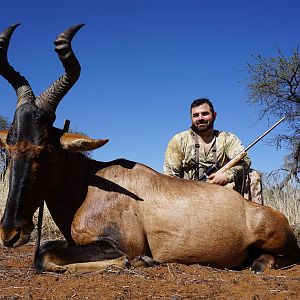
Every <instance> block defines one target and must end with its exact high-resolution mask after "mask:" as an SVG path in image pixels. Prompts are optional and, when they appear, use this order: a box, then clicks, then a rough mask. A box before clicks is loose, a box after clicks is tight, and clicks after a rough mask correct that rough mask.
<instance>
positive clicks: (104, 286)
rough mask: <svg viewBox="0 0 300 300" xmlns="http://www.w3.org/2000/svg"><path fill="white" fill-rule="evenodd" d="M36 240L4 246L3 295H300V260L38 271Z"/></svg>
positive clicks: (0, 255) (0, 265)
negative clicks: (275, 265) (261, 266)
mask: <svg viewBox="0 0 300 300" xmlns="http://www.w3.org/2000/svg"><path fill="white" fill-rule="evenodd" d="M33 253H34V245H33V244H31V245H25V246H22V247H20V248H17V249H6V248H0V299H105V300H110V299H170V300H179V299H255V300H257V299H273V300H274V299H300V265H297V266H293V267H291V268H289V269H284V270H283V269H282V270H271V271H268V272H267V273H264V274H260V275H254V274H252V273H251V271H250V270H249V269H246V270H243V271H230V270H218V269H214V268H210V267H204V266H199V265H191V266H185V265H180V264H165V265H161V266H155V267H151V268H136V269H130V270H126V269H120V268H116V267H111V268H109V269H108V270H106V271H105V272H104V273H103V272H102V273H100V272H95V273H89V274H83V275H58V274H49V273H44V274H36V272H35V271H34V270H33V269H32V267H31V264H32V259H33Z"/></svg>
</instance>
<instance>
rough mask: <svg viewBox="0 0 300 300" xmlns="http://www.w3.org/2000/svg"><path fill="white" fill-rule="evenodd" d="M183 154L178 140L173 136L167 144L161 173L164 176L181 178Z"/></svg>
mask: <svg viewBox="0 0 300 300" xmlns="http://www.w3.org/2000/svg"><path fill="white" fill-rule="evenodd" d="M182 161H183V153H182V151H181V147H180V139H179V137H178V136H177V135H175V136H174V137H173V138H172V139H171V140H170V142H169V144H168V147H167V150H166V153H165V160H164V165H163V173H164V174H166V175H170V176H174V177H181V174H182V169H183V164H182Z"/></svg>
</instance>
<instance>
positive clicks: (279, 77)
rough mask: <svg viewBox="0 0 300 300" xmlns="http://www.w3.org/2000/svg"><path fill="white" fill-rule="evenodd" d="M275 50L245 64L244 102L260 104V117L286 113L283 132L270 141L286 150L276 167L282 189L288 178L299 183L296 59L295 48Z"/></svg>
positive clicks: (299, 73)
mask: <svg viewBox="0 0 300 300" xmlns="http://www.w3.org/2000/svg"><path fill="white" fill-rule="evenodd" d="M277 51H278V55H277V56H276V57H263V56H261V55H257V56H253V58H254V60H255V63H253V64H248V66H247V70H248V73H249V78H248V85H247V89H248V102H249V103H250V104H253V105H256V104H258V105H259V106H260V118H263V117H265V116H268V117H269V116H274V117H276V118H277V119H279V118H282V117H284V116H287V119H286V120H285V123H286V126H287V131H286V132H287V133H286V134H278V135H277V136H276V137H275V138H273V139H272V140H270V143H273V144H276V146H277V147H281V146H284V147H285V148H287V149H288V151H289V154H288V155H287V156H286V158H285V161H284V162H283V167H282V169H281V170H280V171H281V172H282V173H284V174H285V177H284V178H283V180H282V182H281V183H280V184H279V187H280V188H283V186H284V185H285V184H286V183H287V182H288V181H289V180H291V179H292V178H295V179H296V180H298V182H300V180H299V177H298V175H299V171H300V162H299V160H300V59H299V50H298V48H296V50H295V51H293V52H292V54H291V56H289V57H286V56H284V55H283V54H282V52H281V51H280V49H277Z"/></svg>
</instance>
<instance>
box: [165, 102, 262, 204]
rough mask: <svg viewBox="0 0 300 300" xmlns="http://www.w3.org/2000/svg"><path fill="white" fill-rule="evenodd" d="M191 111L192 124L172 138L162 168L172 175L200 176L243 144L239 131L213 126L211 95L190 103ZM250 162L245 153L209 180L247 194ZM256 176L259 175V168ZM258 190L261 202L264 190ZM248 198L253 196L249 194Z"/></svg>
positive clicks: (239, 150) (219, 163)
mask: <svg viewBox="0 0 300 300" xmlns="http://www.w3.org/2000/svg"><path fill="white" fill-rule="evenodd" d="M190 113H191V121H192V126H191V128H190V129H189V130H186V131H183V132H181V133H178V134H176V135H175V136H174V137H173V138H172V139H171V140H170V142H169V144H168V147H167V150H166V154H165V161H164V166H163V171H164V173H165V174H167V175H170V176H175V177H179V178H188V179H193V180H198V178H199V177H200V176H201V175H202V174H204V173H205V171H206V170H207V169H208V168H209V167H210V166H212V165H213V164H217V166H218V167H219V168H220V167H222V166H223V165H225V164H226V163H227V162H228V161H230V160H231V159H232V158H234V157H235V156H236V155H237V154H238V153H240V152H241V151H242V150H243V149H244V147H243V145H242V143H241V141H240V140H239V139H238V137H237V136H236V135H234V134H232V133H230V132H226V131H218V130H215V129H214V122H215V120H216V117H217V113H216V112H215V110H214V107H213V104H212V103H211V101H210V100H209V99H206V98H201V99H197V100H195V101H194V102H193V103H192V104H191V108H190ZM250 164H251V161H250V159H249V157H248V156H246V157H245V158H244V159H243V160H241V161H240V162H239V163H238V164H237V165H236V166H234V167H232V168H231V169H230V170H228V171H226V172H223V173H220V172H216V173H213V174H211V175H210V176H209V177H208V178H207V182H209V183H214V184H219V185H223V186H225V185H231V186H232V187H233V188H234V189H235V190H236V191H238V192H239V193H241V194H244V193H246V192H247V191H246V185H247V184H248V187H249V184H250V183H249V182H247V181H246V174H247V173H249V169H250ZM255 176H256V177H257V172H256V174H255ZM258 184H260V182H259V183H258ZM256 189H257V187H256ZM255 193H257V194H260V195H255V197H257V202H261V193H260V192H255ZM253 196H254V195H252V198H253ZM248 198H251V196H250V195H248Z"/></svg>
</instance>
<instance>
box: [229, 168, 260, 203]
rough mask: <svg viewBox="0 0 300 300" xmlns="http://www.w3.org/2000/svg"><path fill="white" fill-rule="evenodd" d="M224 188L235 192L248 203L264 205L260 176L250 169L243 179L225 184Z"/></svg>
mask: <svg viewBox="0 0 300 300" xmlns="http://www.w3.org/2000/svg"><path fill="white" fill-rule="evenodd" d="M226 187H228V188H232V189H234V190H236V191H237V192H239V193H240V194H241V195H242V196H243V197H244V198H245V199H247V200H249V201H253V202H256V203H259V204H262V205H263V204H264V202H263V195H262V181H261V175H260V173H259V172H258V171H256V170H254V169H250V170H249V171H248V172H247V173H246V174H245V176H244V177H243V178H241V179H240V180H238V181H237V182H233V183H229V184H227V185H226Z"/></svg>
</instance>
